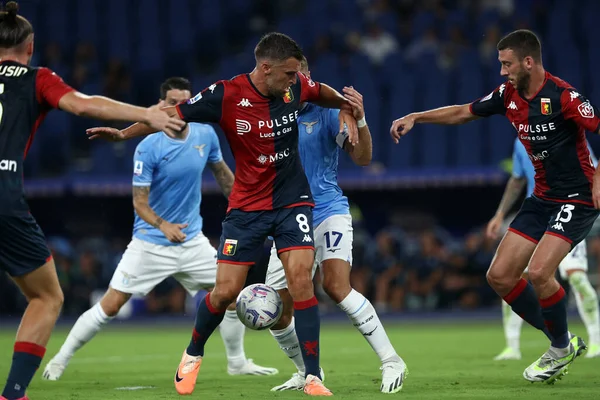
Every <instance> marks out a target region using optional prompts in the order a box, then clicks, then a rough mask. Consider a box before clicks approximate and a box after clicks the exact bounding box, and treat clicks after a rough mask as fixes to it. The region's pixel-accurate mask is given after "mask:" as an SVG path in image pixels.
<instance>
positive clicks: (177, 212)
mask: <svg viewBox="0 0 600 400" xmlns="http://www.w3.org/2000/svg"><path fill="white" fill-rule="evenodd" d="M190 89H191V85H190V83H189V81H188V80H187V79H184V78H169V79H167V80H166V81H165V82H164V83H163V84H162V86H161V101H160V103H159V104H160V105H161V106H173V105H176V104H179V103H181V102H183V101H187V100H188V99H189V98H190V97H191V94H190ZM207 166H208V167H209V168H210V169H211V171H212V173H213V174H214V176H215V178H216V180H217V182H218V184H219V185H220V187H221V189H222V190H223V193H224V194H225V196H229V193H230V192H231V188H232V187H233V179H234V178H233V173H232V172H231V170H230V169H229V167H228V166H227V164H226V163H225V161H223V157H222V155H221V148H220V145H219V139H218V138H217V134H216V132H215V130H214V128H212V127H211V126H210V125H206V124H196V123H191V124H188V125H187V126H186V127H185V128H184V129H183V130H182V131H181V132H180V133H179V134H177V135H176V136H168V135H167V134H166V133H164V132H161V133H157V134H156V135H152V136H148V137H147V138H145V139H144V140H143V141H142V142H140V144H139V145H138V146H137V148H136V150H135V154H134V166H133V206H134V209H135V223H134V227H133V238H132V240H131V243H129V246H128V247H127V250H126V251H125V253H124V254H123V257H122V259H121V261H120V263H119V265H118V266H117V269H116V271H115V272H114V275H113V277H112V280H111V282H110V287H109V288H108V290H107V292H106V294H105V295H104V297H103V298H102V299H101V300H100V302H98V303H96V304H95V305H94V306H93V307H92V308H91V309H89V310H88V311H86V312H85V313H83V314H82V315H81V316H80V317H79V319H78V320H77V322H76V323H75V326H73V328H72V329H71V332H69V335H68V337H67V339H66V340H65V343H64V344H63V345H62V347H61V349H60V351H59V352H58V354H57V355H56V356H54V358H53V359H52V360H50V362H49V363H48V365H47V366H46V368H45V370H44V374H43V377H44V378H45V379H48V380H58V379H59V378H60V377H61V376H62V374H63V372H64V371H65V368H66V367H67V365H68V363H69V361H70V360H71V358H72V357H73V355H74V354H75V352H76V351H77V350H78V349H80V348H81V347H82V346H83V345H85V344H86V343H87V342H89V341H90V340H91V339H92V338H93V337H94V336H95V335H96V333H98V332H99V331H100V329H101V328H102V327H103V326H104V325H106V324H107V323H108V322H109V321H110V320H112V319H113V318H114V317H115V316H116V315H117V314H118V312H119V310H120V309H121V308H122V307H123V305H125V303H126V302H127V301H128V300H129V299H130V297H131V296H132V295H134V294H135V295H142V296H145V295H146V294H148V293H149V292H150V291H151V290H152V289H154V287H156V286H157V285H158V284H159V283H161V282H162V281H163V280H165V279H166V278H168V277H171V276H172V277H174V278H175V279H176V280H178V281H179V283H180V284H181V285H182V286H183V287H184V288H185V289H186V290H187V291H188V293H190V295H192V296H193V295H195V294H196V293H197V292H198V290H200V289H210V288H212V287H213V286H214V284H215V280H216V271H217V263H216V261H217V251H216V249H215V248H214V247H213V246H212V245H211V244H210V242H209V241H208V239H207V238H206V237H205V236H204V234H203V233H202V217H201V216H200V202H201V200H202V197H201V189H202V172H203V171H204V169H205V167H207ZM230 308H231V310H228V311H227V312H226V315H225V318H224V319H223V322H222V323H221V325H220V331H221V336H222V338H223V342H224V343H225V349H226V353H227V360H228V368H227V371H228V373H229V374H230V375H273V374H276V373H277V372H278V371H277V370H276V369H275V368H266V367H261V366H258V365H256V364H254V363H253V362H252V360H248V359H247V358H246V355H245V353H244V345H243V341H244V329H245V328H244V325H243V324H242V323H241V322H240V320H239V319H238V318H237V315H236V312H235V305H233V306H232V307H230Z"/></svg>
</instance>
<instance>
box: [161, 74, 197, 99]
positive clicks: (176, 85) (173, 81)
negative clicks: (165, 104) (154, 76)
mask: <svg viewBox="0 0 600 400" xmlns="http://www.w3.org/2000/svg"><path fill="white" fill-rule="evenodd" d="M173 89H178V90H188V91H190V92H191V91H192V84H191V83H190V81H189V80H187V79H185V78H181V77H178V76H174V77H171V78H169V79H167V80H166V81H164V82H163V83H162V84H161V85H160V99H161V100H164V99H166V98H167V92H168V91H169V90H173Z"/></svg>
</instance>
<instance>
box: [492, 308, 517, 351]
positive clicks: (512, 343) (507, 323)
mask: <svg viewBox="0 0 600 400" xmlns="http://www.w3.org/2000/svg"><path fill="white" fill-rule="evenodd" d="M502 325H503V328H504V338H505V339H506V347H505V348H504V350H502V352H500V354H498V355H497V356H496V357H494V361H504V360H520V359H521V350H520V347H521V346H520V338H521V326H522V325H523V319H522V318H521V317H520V316H519V315H517V314H516V313H515V312H514V311H513V310H512V308H510V305H509V304H508V303H507V302H505V301H504V300H503V301H502Z"/></svg>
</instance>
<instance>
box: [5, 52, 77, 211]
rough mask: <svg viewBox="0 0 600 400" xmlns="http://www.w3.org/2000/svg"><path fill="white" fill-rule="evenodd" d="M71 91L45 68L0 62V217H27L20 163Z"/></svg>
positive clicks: (12, 62) (21, 165) (27, 209)
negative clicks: (51, 115) (62, 100)
mask: <svg viewBox="0 0 600 400" xmlns="http://www.w3.org/2000/svg"><path fill="white" fill-rule="evenodd" d="M72 90H73V89H72V88H71V87H70V86H69V85H67V84H66V83H64V82H63V80H62V79H61V78H60V77H59V76H57V75H56V74H55V73H53V72H52V71H50V70H49V69H48V68H35V67H30V66H28V65H23V64H20V63H17V62H14V61H3V62H0V214H2V215H16V216H21V215H26V214H27V213H29V206H28V205H27V202H26V200H25V194H24V188H23V161H24V160H25V156H26V155H27V151H28V150H29V147H31V143H32V142H33V136H34V135H35V132H36V130H37V128H38V127H39V125H40V124H41V123H42V121H43V120H44V118H45V117H46V114H47V113H48V111H50V110H51V109H53V108H58V102H59V100H60V99H61V97H62V96H64V95H65V94H67V93H69V92H71V91H72Z"/></svg>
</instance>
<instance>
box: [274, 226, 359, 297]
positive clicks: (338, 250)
mask: <svg viewBox="0 0 600 400" xmlns="http://www.w3.org/2000/svg"><path fill="white" fill-rule="evenodd" d="M352 239H353V229H352V217H351V216H350V215H349V214H343V215H332V216H331V217H329V218H327V219H326V220H325V221H323V222H321V223H320V224H319V225H318V226H317V227H316V228H315V263H314V265H313V276H314V275H315V272H316V270H317V266H318V265H321V264H322V263H323V261H325V260H331V259H340V260H344V261H348V262H349V263H350V265H352ZM265 283H266V284H267V285H269V286H271V287H272V288H273V289H275V290H281V289H285V288H287V281H286V279H285V272H284V270H283V264H282V263H281V260H280V259H279V257H278V255H277V250H276V249H275V244H274V243H273V247H272V248H271V258H270V259H269V268H268V269H267V279H266V282H265Z"/></svg>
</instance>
